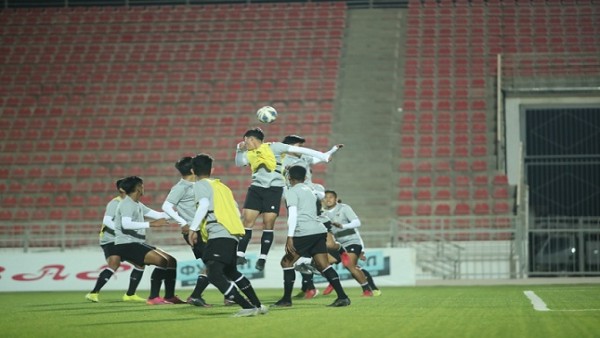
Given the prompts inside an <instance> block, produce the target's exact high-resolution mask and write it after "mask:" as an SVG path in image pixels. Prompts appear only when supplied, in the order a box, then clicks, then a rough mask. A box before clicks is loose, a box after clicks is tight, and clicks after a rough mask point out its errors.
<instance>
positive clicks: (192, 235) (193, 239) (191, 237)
mask: <svg viewBox="0 0 600 338" xmlns="http://www.w3.org/2000/svg"><path fill="white" fill-rule="evenodd" d="M196 243H198V233H197V232H195V231H190V232H189V233H188V244H189V245H190V246H194V245H196Z"/></svg>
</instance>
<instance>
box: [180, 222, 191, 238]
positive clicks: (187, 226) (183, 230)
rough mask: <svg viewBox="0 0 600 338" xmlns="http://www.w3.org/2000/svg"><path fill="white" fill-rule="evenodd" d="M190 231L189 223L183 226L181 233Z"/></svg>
mask: <svg viewBox="0 0 600 338" xmlns="http://www.w3.org/2000/svg"><path fill="white" fill-rule="evenodd" d="M189 232H190V226H189V225H188V224H186V225H184V226H182V227H181V233H182V234H184V235H185V234H188V233H189Z"/></svg>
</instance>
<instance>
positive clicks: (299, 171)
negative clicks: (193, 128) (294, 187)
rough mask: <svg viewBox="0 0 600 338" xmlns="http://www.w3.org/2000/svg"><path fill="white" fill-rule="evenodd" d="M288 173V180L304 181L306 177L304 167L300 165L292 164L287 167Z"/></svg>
mask: <svg viewBox="0 0 600 338" xmlns="http://www.w3.org/2000/svg"><path fill="white" fill-rule="evenodd" d="M288 175H289V176H290V180H296V181H300V182H304V180H305V179H306V168H304V167H303V166H301V165H295V166H292V167H290V168H289V169H288Z"/></svg>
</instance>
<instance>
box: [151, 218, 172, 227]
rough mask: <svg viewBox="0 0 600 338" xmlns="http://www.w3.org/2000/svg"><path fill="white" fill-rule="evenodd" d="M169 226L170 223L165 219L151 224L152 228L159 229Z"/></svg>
mask: <svg viewBox="0 0 600 338" xmlns="http://www.w3.org/2000/svg"><path fill="white" fill-rule="evenodd" d="M167 225H169V221H167V220H166V219H164V218H159V219H157V220H154V221H152V222H150V227H151V228H159V227H162V226H167Z"/></svg>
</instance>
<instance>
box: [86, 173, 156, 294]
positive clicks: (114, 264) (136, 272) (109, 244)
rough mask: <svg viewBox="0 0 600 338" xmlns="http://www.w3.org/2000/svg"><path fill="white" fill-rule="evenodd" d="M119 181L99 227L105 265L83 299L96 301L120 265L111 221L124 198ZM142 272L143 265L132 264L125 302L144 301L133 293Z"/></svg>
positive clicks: (113, 226)
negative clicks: (116, 192) (91, 288)
mask: <svg viewBox="0 0 600 338" xmlns="http://www.w3.org/2000/svg"><path fill="white" fill-rule="evenodd" d="M121 182H123V179H119V180H117V182H116V186H117V191H118V192H119V196H117V197H115V198H113V199H112V200H111V201H110V202H108V204H107V205H106V210H105V211H104V218H103V219H102V228H101V229H100V240H99V242H100V247H101V248H102V251H104V258H105V259H106V265H107V267H106V268H105V269H104V270H102V272H100V275H99V276H98V279H97V280H96V285H95V286H94V289H93V290H92V291H91V292H90V293H88V294H87V295H85V299H87V300H89V301H91V302H94V303H97V302H99V301H100V300H99V299H98V296H99V293H100V290H101V289H102V287H103V286H104V285H105V284H106V283H107V282H108V281H109V280H110V277H112V275H113V274H114V273H115V271H117V269H118V268H119V266H121V256H119V255H118V254H117V253H116V252H115V223H114V221H113V219H114V217H115V211H116V210H117V205H119V202H121V201H122V200H123V198H125V191H124V190H123V189H121ZM143 274H144V267H143V266H138V265H134V268H133V271H131V275H130V276H129V289H127V292H126V293H125V294H124V295H123V297H122V299H123V301H125V302H139V301H141V302H144V301H146V300H145V299H144V298H142V297H140V296H138V295H136V294H135V291H136V290H137V287H138V285H139V284H140V281H141V279H142V275H143Z"/></svg>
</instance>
